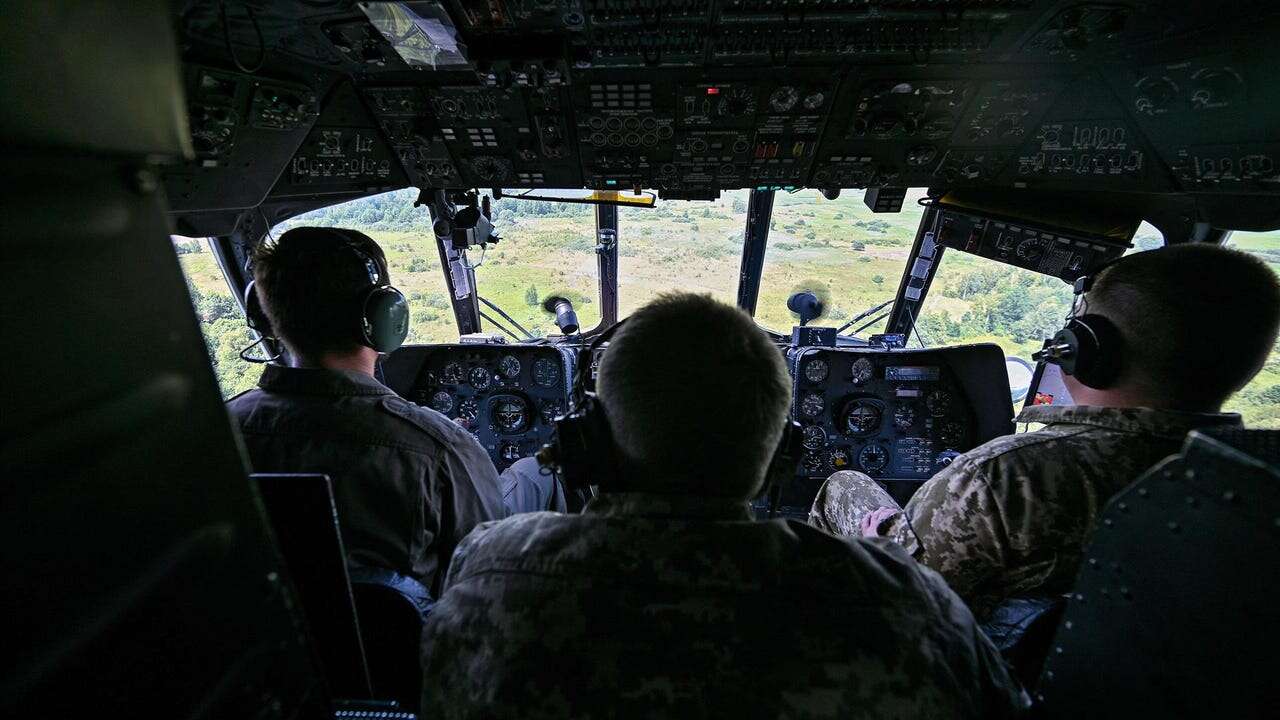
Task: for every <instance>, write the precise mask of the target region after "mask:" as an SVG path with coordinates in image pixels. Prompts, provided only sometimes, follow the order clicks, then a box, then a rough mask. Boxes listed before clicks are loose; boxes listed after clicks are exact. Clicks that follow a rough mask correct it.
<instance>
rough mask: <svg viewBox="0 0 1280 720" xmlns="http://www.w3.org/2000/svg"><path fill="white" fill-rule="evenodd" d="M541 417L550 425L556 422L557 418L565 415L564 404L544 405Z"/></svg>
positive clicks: (550, 403)
mask: <svg viewBox="0 0 1280 720" xmlns="http://www.w3.org/2000/svg"><path fill="white" fill-rule="evenodd" d="M541 415H542V421H543V422H545V423H548V424H550V423H553V422H555V419H556V418H558V417H560V416H561V415H564V403H562V402H549V403H546V404H544V405H543V406H542V411H541Z"/></svg>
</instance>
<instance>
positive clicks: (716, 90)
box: [707, 88, 720, 95]
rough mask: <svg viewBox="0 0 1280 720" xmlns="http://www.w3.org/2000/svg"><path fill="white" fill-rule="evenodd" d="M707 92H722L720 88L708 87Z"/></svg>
mask: <svg viewBox="0 0 1280 720" xmlns="http://www.w3.org/2000/svg"><path fill="white" fill-rule="evenodd" d="M707 94H708V95H719V94H720V88H707Z"/></svg>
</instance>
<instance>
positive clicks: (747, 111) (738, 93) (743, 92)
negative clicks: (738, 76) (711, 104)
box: [719, 85, 756, 117]
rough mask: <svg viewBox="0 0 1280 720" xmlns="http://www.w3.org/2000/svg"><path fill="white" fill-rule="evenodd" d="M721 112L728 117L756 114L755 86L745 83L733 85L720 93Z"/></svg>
mask: <svg viewBox="0 0 1280 720" xmlns="http://www.w3.org/2000/svg"><path fill="white" fill-rule="evenodd" d="M719 109H720V114H721V115H725V116H728V117H739V116H742V115H755V114H756V91H755V88H752V87H750V86H745V85H738V86H736V87H731V88H729V89H728V91H727V92H722V93H721V94H720V107H719Z"/></svg>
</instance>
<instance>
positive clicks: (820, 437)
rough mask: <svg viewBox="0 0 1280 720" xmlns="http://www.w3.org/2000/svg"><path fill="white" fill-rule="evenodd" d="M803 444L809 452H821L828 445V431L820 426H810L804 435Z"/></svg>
mask: <svg viewBox="0 0 1280 720" xmlns="http://www.w3.org/2000/svg"><path fill="white" fill-rule="evenodd" d="M801 443H802V444H803V445H804V446H805V448H806V449H808V450H821V449H822V447H823V446H824V445H826V444H827V431H826V430H823V429H822V426H820V425H809V426H807V427H806V428H805V429H804V431H803V433H802V438H801Z"/></svg>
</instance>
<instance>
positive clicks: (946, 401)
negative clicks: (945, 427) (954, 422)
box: [924, 390, 951, 417]
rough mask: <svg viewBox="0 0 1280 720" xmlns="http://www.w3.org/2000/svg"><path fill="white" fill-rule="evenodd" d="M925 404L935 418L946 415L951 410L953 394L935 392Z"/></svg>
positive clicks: (930, 394)
mask: <svg viewBox="0 0 1280 720" xmlns="http://www.w3.org/2000/svg"><path fill="white" fill-rule="evenodd" d="M924 404H925V406H927V407H928V408H929V414H930V415H933V416H935V417H936V416H938V415H945V414H947V411H948V410H950V409H951V393H949V392H947V391H945V390H934V391H933V392H931V393H929V396H928V397H926V398H925V399H924Z"/></svg>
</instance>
